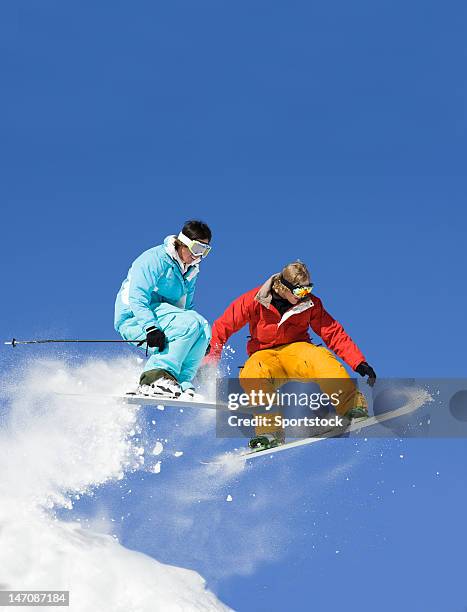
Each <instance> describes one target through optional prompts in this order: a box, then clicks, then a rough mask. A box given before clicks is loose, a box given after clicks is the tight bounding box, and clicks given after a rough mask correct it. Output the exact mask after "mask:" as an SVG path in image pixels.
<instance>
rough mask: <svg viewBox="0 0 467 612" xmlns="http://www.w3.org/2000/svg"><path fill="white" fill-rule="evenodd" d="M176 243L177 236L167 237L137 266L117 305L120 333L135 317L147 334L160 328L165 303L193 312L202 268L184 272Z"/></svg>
mask: <svg viewBox="0 0 467 612" xmlns="http://www.w3.org/2000/svg"><path fill="white" fill-rule="evenodd" d="M174 240H175V236H167V238H166V239H165V240H164V244H161V245H158V246H156V247H153V248H152V249H148V250H147V251H145V252H144V253H142V254H141V255H140V256H139V257H138V258H137V259H135V261H134V262H133V264H132V266H131V268H130V270H129V271H128V275H127V277H126V279H125V280H124V281H123V283H122V286H121V288H120V291H119V292H118V295H117V299H116V301H115V319H114V326H115V329H116V331H119V328H120V326H121V325H122V323H124V322H125V321H126V320H127V319H129V318H131V317H135V318H136V321H137V323H138V324H139V326H140V327H141V328H142V330H144V331H146V330H147V329H148V327H152V326H155V327H160V326H159V324H158V321H157V306H158V305H159V304H161V303H167V304H172V305H173V306H177V307H178V308H182V309H185V310H191V309H192V308H193V295H194V291H195V285H196V277H197V275H198V272H199V266H198V263H194V264H192V265H190V266H189V267H188V269H187V270H186V271H185V272H183V270H182V267H181V264H180V263H179V262H178V261H177V259H178V258H177V254H176V251H175V247H174Z"/></svg>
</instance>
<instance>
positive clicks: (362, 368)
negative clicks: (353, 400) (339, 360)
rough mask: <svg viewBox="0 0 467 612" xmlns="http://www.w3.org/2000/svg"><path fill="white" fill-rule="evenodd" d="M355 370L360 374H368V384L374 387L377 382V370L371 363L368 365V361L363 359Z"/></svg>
mask: <svg viewBox="0 0 467 612" xmlns="http://www.w3.org/2000/svg"><path fill="white" fill-rule="evenodd" d="M355 371H356V372H357V373H358V374H360V376H368V381H367V382H368V384H369V385H370V387H372V386H373V385H374V384H375V382H376V372H375V371H374V370H373V368H372V367H371V365H368V364H367V362H366V361H362V363H361V364H360V365H359V366H357V367H356V368H355Z"/></svg>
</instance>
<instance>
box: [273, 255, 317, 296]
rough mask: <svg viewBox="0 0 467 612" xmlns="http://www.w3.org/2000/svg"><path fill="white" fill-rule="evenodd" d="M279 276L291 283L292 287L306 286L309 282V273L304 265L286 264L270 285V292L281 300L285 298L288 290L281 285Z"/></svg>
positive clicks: (297, 263) (296, 263)
mask: <svg viewBox="0 0 467 612" xmlns="http://www.w3.org/2000/svg"><path fill="white" fill-rule="evenodd" d="M281 276H283V277H284V279H285V280H286V281H288V282H289V283H292V285H308V284H309V282H310V273H309V271H308V268H307V267H306V266H305V264H304V263H302V262H301V261H294V262H292V263H289V264H287V265H286V266H285V268H283V269H282V272H281V273H280V275H278V276H277V277H276V278H275V279H274V282H273V284H272V290H273V291H275V292H276V293H277V294H278V295H280V296H281V297H282V298H285V297H286V295H287V291H288V289H287V287H286V286H285V285H283V284H282V283H281Z"/></svg>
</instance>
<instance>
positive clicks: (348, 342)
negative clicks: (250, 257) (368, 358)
mask: <svg viewBox="0 0 467 612" xmlns="http://www.w3.org/2000/svg"><path fill="white" fill-rule="evenodd" d="M275 277H276V275H274V276H272V277H271V278H270V279H269V280H268V281H266V283H265V284H264V285H263V286H262V287H256V288H255V289H252V290H251V291H248V292H247V293H244V294H243V295H241V296H240V297H239V298H237V299H236V300H234V301H233V302H232V303H231V304H230V306H228V308H227V309H226V310H225V312H224V314H222V315H221V316H220V317H219V318H218V319H217V320H216V321H215V322H214V325H213V328H212V338H211V351H210V353H209V355H208V360H209V361H210V360H217V359H220V356H221V353H222V349H223V347H224V345H225V343H226V342H227V340H228V339H229V338H230V336H231V335H232V334H234V333H235V332H237V331H239V330H240V329H241V328H242V327H243V326H244V325H246V324H247V323H249V326H250V334H251V339H250V340H249V341H248V344H247V352H248V355H252V354H253V353H255V352H256V351H260V350H262V349H267V348H273V347H275V346H280V345H282V344H290V343H291V342H310V343H311V340H310V336H309V334H308V329H309V328H310V327H311V329H312V330H313V331H314V332H315V333H316V334H318V336H320V337H321V338H322V339H323V341H324V342H325V344H326V345H327V346H328V347H329V348H330V349H331V350H332V351H333V352H334V353H335V354H336V355H337V356H338V357H340V358H341V359H342V360H343V361H345V363H347V364H348V365H349V366H350V367H351V368H352V370H355V368H356V367H357V366H358V365H359V364H360V363H362V361H365V357H364V355H363V353H362V352H361V351H360V349H359V348H358V346H357V345H356V344H355V343H354V342H353V340H352V338H351V337H350V336H349V335H348V334H347V333H346V332H345V330H344V328H343V327H342V325H341V324H340V323H339V322H338V321H336V320H335V319H333V317H332V316H331V315H330V314H329V313H328V312H327V311H326V310H325V309H324V307H323V304H322V302H321V300H320V299H319V298H318V297H316V296H315V295H312V296H311V299H310V300H306V301H303V302H299V303H298V304H296V305H295V306H292V307H291V308H289V310H287V311H286V312H285V313H284V314H283V315H282V317H281V315H280V314H279V312H278V311H277V310H276V308H274V306H273V305H272V304H271V298H272V296H271V287H272V284H273V282H274V279H275Z"/></svg>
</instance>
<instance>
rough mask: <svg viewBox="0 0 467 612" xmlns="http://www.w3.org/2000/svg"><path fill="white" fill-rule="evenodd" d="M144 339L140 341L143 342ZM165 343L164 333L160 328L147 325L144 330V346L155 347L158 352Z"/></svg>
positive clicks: (162, 348)
mask: <svg viewBox="0 0 467 612" xmlns="http://www.w3.org/2000/svg"><path fill="white" fill-rule="evenodd" d="M143 342H144V340H142V341H141V342H140V344H143ZM165 344H166V338H165V334H164V332H163V331H162V329H157V327H149V328H148V329H147V330H146V346H148V347H149V346H150V347H151V348H154V347H157V348H158V349H159V352H161V351H163V350H164V347H165Z"/></svg>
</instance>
